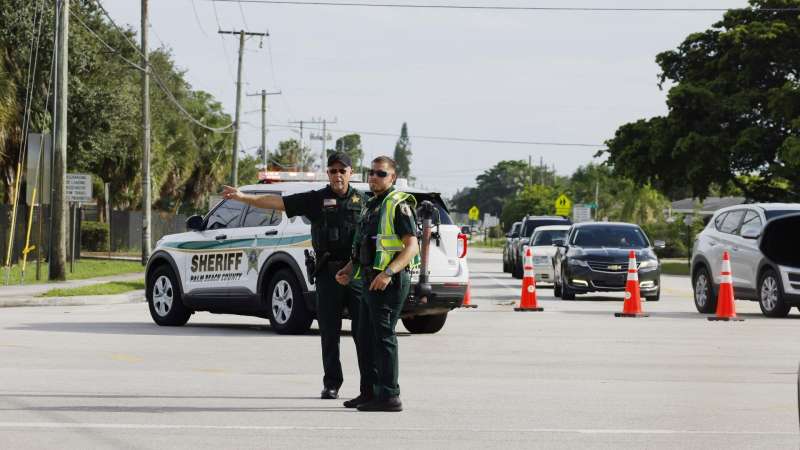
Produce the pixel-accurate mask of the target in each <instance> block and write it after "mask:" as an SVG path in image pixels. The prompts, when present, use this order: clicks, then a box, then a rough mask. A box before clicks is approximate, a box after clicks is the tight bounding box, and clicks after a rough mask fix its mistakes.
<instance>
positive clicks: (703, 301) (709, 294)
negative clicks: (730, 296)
mask: <svg viewBox="0 0 800 450" xmlns="http://www.w3.org/2000/svg"><path fill="white" fill-rule="evenodd" d="M692 287H693V288H694V307H695V308H697V312H700V313H703V314H712V313H714V312H715V311H716V310H717V298H716V297H715V296H714V286H713V285H712V281H711V277H710V276H709V275H708V270H707V269H706V268H705V267H700V268H699V269H697V272H696V273H695V274H694V279H693V280H692Z"/></svg>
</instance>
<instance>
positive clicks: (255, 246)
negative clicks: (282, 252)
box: [228, 192, 283, 294]
mask: <svg viewBox="0 0 800 450" xmlns="http://www.w3.org/2000/svg"><path fill="white" fill-rule="evenodd" d="M263 193H264V192H258V194H263ZM282 225H283V213H282V212H281V211H276V210H274V209H261V208H256V207H253V206H249V207H248V208H247V209H246V210H245V212H244V219H243V220H242V225H241V227H239V228H237V229H236V230H232V232H231V233H230V235H229V236H228V237H229V239H230V238H233V239H235V240H237V242H240V243H241V247H242V248H243V251H244V257H243V259H242V266H241V273H242V278H241V280H240V281H241V284H240V285H241V286H244V287H246V288H247V289H248V290H249V291H250V293H251V294H256V293H258V286H257V284H258V274H259V271H260V269H261V265H262V264H264V261H266V260H267V258H269V256H270V255H271V254H272V251H273V250H274V249H275V247H276V246H277V245H278V244H279V243H280V241H281V228H283V226H282Z"/></svg>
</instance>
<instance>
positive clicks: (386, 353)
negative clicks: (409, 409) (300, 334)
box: [336, 156, 419, 411]
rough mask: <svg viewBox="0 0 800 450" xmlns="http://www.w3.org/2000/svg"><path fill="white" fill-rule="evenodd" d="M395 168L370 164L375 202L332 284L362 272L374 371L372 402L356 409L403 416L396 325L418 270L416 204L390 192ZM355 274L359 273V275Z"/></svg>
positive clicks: (387, 161) (389, 163)
mask: <svg viewBox="0 0 800 450" xmlns="http://www.w3.org/2000/svg"><path fill="white" fill-rule="evenodd" d="M396 180H397V173H396V164H395V162H394V160H392V159H391V158H389V157H386V156H380V157H378V158H375V160H373V161H372V169H371V170H370V171H369V188H370V190H371V191H372V193H373V194H374V197H372V198H371V199H369V201H368V202H367V205H366V208H365V210H364V214H363V216H362V218H361V225H360V227H359V232H358V233H357V234H356V240H355V241H354V245H353V261H351V263H350V264H348V265H347V266H345V267H344V268H343V269H342V270H341V271H340V272H339V273H338V274H337V275H336V281H338V282H339V283H341V284H347V283H350V284H351V285H353V284H358V283H357V282H355V281H354V282H350V278H351V276H352V274H353V272H355V273H356V274H358V273H359V272H363V274H364V277H363V285H364V302H363V303H362V306H363V309H362V312H361V315H362V319H363V320H364V321H367V322H369V325H370V328H371V331H372V339H373V344H374V345H373V351H374V355H373V358H374V360H375V368H376V370H377V380H376V383H375V386H374V394H375V399H373V400H372V401H369V402H364V403H360V404H358V405H356V407H357V408H358V410H359V411H402V410H403V405H402V402H401V401H400V385H399V384H398V373H399V367H398V355H397V336H396V335H395V326H396V325H397V320H398V319H399V318H400V313H401V312H402V310H403V304H404V303H405V301H406V298H407V297H408V293H409V289H410V285H411V274H410V272H409V269H412V268H415V267H418V266H419V246H418V244H417V234H416V233H417V226H416V221H415V219H414V205H415V202H416V200H415V199H414V197H412V196H411V195H410V194H407V193H405V192H400V191H398V190H395V188H394V182H395V181H396ZM359 269H360V270H359Z"/></svg>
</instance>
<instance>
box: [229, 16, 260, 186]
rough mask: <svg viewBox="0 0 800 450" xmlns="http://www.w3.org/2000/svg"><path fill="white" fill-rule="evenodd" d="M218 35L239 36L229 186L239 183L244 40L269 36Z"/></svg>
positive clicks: (231, 32)
mask: <svg viewBox="0 0 800 450" xmlns="http://www.w3.org/2000/svg"><path fill="white" fill-rule="evenodd" d="M218 33H219V34H238V35H239V66H238V69H237V70H236V116H235V119H234V121H233V161H231V180H230V184H231V186H236V185H237V184H238V183H239V116H240V115H241V113H242V57H243V55H244V40H245V37H247V36H261V37H264V36H269V33H251V32H249V31H244V30H239V31H222V30H219V31H218Z"/></svg>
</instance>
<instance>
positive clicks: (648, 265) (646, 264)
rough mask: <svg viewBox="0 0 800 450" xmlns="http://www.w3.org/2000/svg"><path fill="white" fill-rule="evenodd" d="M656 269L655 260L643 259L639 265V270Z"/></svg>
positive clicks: (656, 262)
mask: <svg viewBox="0 0 800 450" xmlns="http://www.w3.org/2000/svg"><path fill="white" fill-rule="evenodd" d="M656 267H658V260H657V259H645V260H642V262H640V263H639V269H653V268H656Z"/></svg>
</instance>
